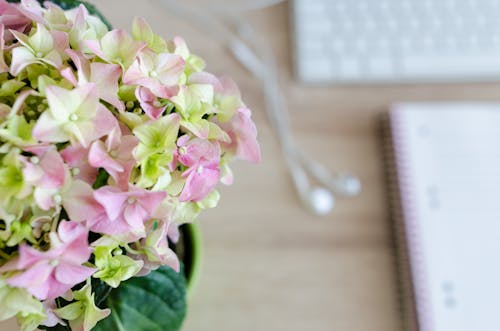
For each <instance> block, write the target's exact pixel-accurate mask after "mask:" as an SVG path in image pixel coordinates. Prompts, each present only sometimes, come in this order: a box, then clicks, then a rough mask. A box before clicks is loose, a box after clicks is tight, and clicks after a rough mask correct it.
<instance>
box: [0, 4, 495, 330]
mask: <svg viewBox="0 0 500 331" xmlns="http://www.w3.org/2000/svg"><path fill="white" fill-rule="evenodd" d="M92 2H93V3H95V4H96V5H97V6H98V7H99V8H100V9H101V10H102V12H103V13H104V15H105V16H106V17H108V18H109V20H110V21H111V22H112V24H113V25H114V26H117V27H125V28H127V29H129V26H130V22H131V19H132V18H133V17H134V16H136V15H139V16H143V17H145V18H146V19H147V20H148V21H149V22H151V24H152V26H153V29H154V30H155V31H159V32H160V34H161V35H163V36H164V37H171V36H173V35H176V34H180V35H182V36H184V37H185V39H187V41H188V43H189V45H191V48H192V50H193V51H194V52H196V53H198V54H200V55H201V56H203V57H204V58H205V59H206V60H207V63H208V64H209V66H208V70H209V71H212V72H215V73H217V74H223V73H225V74H229V75H231V76H233V78H234V79H235V80H236V81H237V82H238V83H239V85H240V87H241V89H242V91H243V96H244V99H245V100H246V102H247V104H248V105H249V106H250V107H251V108H252V109H253V111H254V118H255V120H256V122H257V124H258V127H259V137H260V138H259V139H260V142H261V145H262V153H263V161H262V164H261V165H260V166H252V165H247V164H243V163H239V164H237V165H236V166H235V168H234V171H235V178H236V182H235V184H234V185H233V186H232V187H222V188H221V193H222V200H221V203H220V206H219V208H217V209H215V210H211V211H209V212H207V213H205V214H203V215H202V216H201V217H200V222H201V225H202V228H203V234H204V239H205V257H204V267H203V274H202V278H201V281H200V283H199V286H198V288H197V290H196V293H195V295H194V296H193V298H192V299H191V301H190V302H189V306H190V307H189V315H188V317H187V320H186V323H185V328H184V331H206V330H218V331H267V330H273V331H280V330H283V331H284V330H286V331H303V330H313V331H330V330H338V331H346V330H355V331H399V330H401V326H400V325H401V324H400V321H399V319H400V318H399V308H398V307H399V304H398V300H397V284H396V274H395V271H396V268H395V266H394V258H393V249H392V239H391V232H390V222H389V219H388V214H389V213H388V210H387V201H386V191H385V190H386V188H385V181H384V168H383V162H382V157H381V151H382V146H381V139H380V136H379V132H378V120H379V117H380V115H381V114H382V113H383V112H384V111H386V110H387V108H388V107H389V105H390V104H391V103H392V102H394V101H412V100H468V101H469V100H497V101H498V100H500V86H499V85H494V84H489V85H486V84H478V85H458V84H457V85H415V86H413V85H406V86H382V87H380V86H378V87H373V86H363V87H349V86H317V87H311V86H303V85H301V84H300V83H298V82H296V81H295V80H294V78H293V75H292V69H291V68H292V65H291V62H292V53H293V52H292V49H291V47H290V38H291V36H290V33H289V31H290V28H289V21H288V4H281V5H278V6H275V7H273V8H269V9H265V10H260V11H256V12H252V13H249V14H247V17H248V18H249V19H250V21H251V22H252V23H253V25H254V27H255V28H256V29H257V31H258V33H259V35H260V36H262V38H263V39H264V40H265V41H266V42H267V43H269V44H270V45H272V48H273V49H274V51H275V52H276V56H277V59H278V63H279V69H280V80H281V82H282V85H283V87H284V91H285V94H286V97H287V100H288V103H289V107H290V112H291V117H292V124H293V128H294V130H295V136H296V138H297V141H298V143H299V145H300V146H301V147H302V148H303V149H304V151H305V152H306V153H307V154H308V155H311V156H312V157H314V158H316V159H317V160H320V161H322V162H323V163H324V164H325V165H327V166H328V167H329V168H330V169H332V170H349V171H352V172H354V173H356V174H358V175H359V176H360V177H361V180H362V182H363V192H362V194H361V195H360V196H359V197H358V198H356V199H353V200H339V201H338V202H337V203H338V204H337V207H336V209H335V211H334V212H333V213H332V214H330V215H328V216H326V217H315V216H312V215H311V214H309V213H308V212H307V211H306V210H304V209H303V208H302V206H301V205H300V204H299V203H298V199H297V197H296V196H295V193H294V190H293V187H292V185H291V182H290V180H289V177H288V175H287V172H286V168H285V165H284V162H283V159H282V157H281V155H280V151H279V146H278V144H277V142H276V139H275V135H274V132H273V129H272V128H271V127H270V125H269V123H268V122H267V120H266V117H265V112H264V109H263V105H264V103H263V97H262V93H261V91H260V86H259V83H258V81H257V80H255V79H254V78H253V77H252V76H251V75H250V74H249V73H248V72H246V71H245V70H244V69H243V68H242V67H241V66H240V65H239V64H238V63H237V62H236V61H235V60H234V59H232V57H231V56H230V55H229V54H228V53H227V52H226V51H225V50H224V48H223V47H222V46H221V45H220V44H219V43H218V42H217V41H215V40H214V39H213V38H212V37H211V36H210V35H208V34H207V33H206V32H205V31H201V30H197V29H194V28H193V27H192V26H191V25H189V23H186V22H185V21H182V20H180V19H179V18H178V17H174V16H173V15H172V14H171V13H169V12H167V11H165V10H164V9H163V8H162V7H161V6H159V5H158V4H157V3H156V1H153V0H148V1H137V0H94V1H92ZM191 2H194V1H191ZM206 2H207V1H204V3H206ZM129 30H130V29H129ZM13 330H16V328H15V326H14V324H12V323H11V324H0V331H13ZM131 331H134V330H131Z"/></svg>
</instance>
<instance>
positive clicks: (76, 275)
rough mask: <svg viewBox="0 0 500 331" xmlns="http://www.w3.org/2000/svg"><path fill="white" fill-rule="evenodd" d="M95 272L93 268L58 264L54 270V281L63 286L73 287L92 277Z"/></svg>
mask: <svg viewBox="0 0 500 331" xmlns="http://www.w3.org/2000/svg"><path fill="white" fill-rule="evenodd" d="M96 271H97V270H96V269H94V268H89V267H85V266H82V265H75V264H69V263H60V264H59V265H58V266H57V267H56V268H55V273H54V274H55V279H56V280H57V281H58V282H61V283H63V284H67V285H71V287H73V286H74V285H76V284H79V283H81V282H83V281H84V280H86V279H87V278H89V277H90V276H92V275H93V274H94V273H95V272H96Z"/></svg>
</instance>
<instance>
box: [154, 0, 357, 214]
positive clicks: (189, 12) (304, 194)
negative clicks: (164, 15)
mask: <svg viewBox="0 0 500 331" xmlns="http://www.w3.org/2000/svg"><path fill="white" fill-rule="evenodd" d="M159 1H160V2H161V3H162V4H163V5H164V6H166V7H167V8H168V9H169V10H170V11H172V12H174V13H175V14H176V15H178V16H183V17H184V18H186V19H189V21H190V22H194V24H197V25H198V27H199V28H200V29H202V30H203V31H204V32H208V33H210V34H212V35H213V37H214V38H215V39H218V40H219V41H220V42H221V43H222V44H223V45H224V46H226V47H227V48H228V49H229V50H230V51H231V53H232V54H233V55H234V56H235V57H236V59H237V60H238V61H239V62H240V63H241V64H242V65H243V66H244V67H245V68H246V69H247V70H249V71H250V72H251V73H252V74H253V75H254V76H256V77H257V78H258V79H259V80H260V81H261V82H262V86H263V91H264V96H265V101H266V111H267V115H268V118H269V120H270V121H271V123H272V125H273V126H274V128H275V129H276V132H277V133H278V139H279V142H280V145H281V149H282V152H283V155H284V158H285V160H286V164H287V167H288V169H289V172H290V175H291V177H292V180H293V183H294V186H295V189H296V191H297V194H298V196H299V198H300V200H301V202H302V203H303V204H304V205H305V206H306V207H307V208H308V209H309V210H310V211H311V212H313V213H314V214H316V215H326V214H328V213H330V212H331V211H332V210H333V208H334V206H335V195H338V196H343V197H354V196H356V195H358V194H359V193H360V191H361V183H360V181H359V179H358V178H357V177H356V176H354V175H351V174H348V173H338V174H334V175H332V174H331V173H330V172H329V171H328V170H327V169H326V168H325V167H324V166H323V165H322V164H320V163H319V162H316V161H314V160H312V159H311V158H310V157H305V156H304V155H303V153H302V152H301V151H300V150H299V149H298V147H297V145H296V144H295V141H294V139H293V136H292V133H291V129H290V124H289V117H288V110H287V106H286V101H285V98H284V96H283V93H282V91H281V89H280V86H279V82H278V75H277V69H276V64H275V58H274V54H273V52H272V50H271V48H270V47H269V46H268V45H265V44H264V42H263V41H262V40H261V38H257V37H256V36H255V35H254V32H253V29H252V27H251V26H250V25H249V24H248V23H246V22H245V21H244V20H243V19H242V18H241V17H238V19H235V17H234V12H236V10H234V11H231V12H227V11H225V12H213V11H212V12H210V13H211V14H212V15H207V11H206V9H207V8H205V7H204V8H203V9H205V10H203V11H201V10H200V9H198V8H195V7H191V6H188V5H186V4H181V3H180V2H178V1H176V0H159ZM278 2H281V1H280V0H276V1H267V2H266V1H261V2H259V3H260V4H263V3H269V4H275V3H278ZM252 8H253V7H252ZM233 9H234V8H233ZM240 9H241V8H240ZM243 9H244V8H243ZM228 13H230V15H228ZM216 18H218V19H216ZM311 179H314V180H315V181H316V182H317V183H318V185H317V186H313V185H312V183H311Z"/></svg>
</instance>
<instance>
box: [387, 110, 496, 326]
mask: <svg viewBox="0 0 500 331" xmlns="http://www.w3.org/2000/svg"><path fill="white" fill-rule="evenodd" d="M391 127H392V132H393V142H394V148H395V154H396V162H397V170H398V180H399V183H400V191H401V202H402V207H403V214H404V218H405V227H406V234H407V241H408V246H409V255H410V263H411V265H412V277H413V282H414V287H415V295H416V301H417V302H416V304H417V311H418V315H419V324H420V329H421V331H473V330H481V331H498V330H500V304H499V298H500V105H495V104H463V103H460V104H449V103H442V104H439V103H437V104H435V103H434V104H426V103H416V104H399V105H397V106H395V107H394V109H393V110H392V111H391Z"/></svg>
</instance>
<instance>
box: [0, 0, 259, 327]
mask: <svg viewBox="0 0 500 331" xmlns="http://www.w3.org/2000/svg"><path fill="white" fill-rule="evenodd" d="M131 30H132V33H131V34H129V33H128V32H126V31H125V30H123V29H115V30H111V31H110V30H109V29H108V28H107V26H106V24H105V23H104V22H103V21H102V20H101V19H99V18H98V17H96V16H93V15H91V14H90V13H89V11H88V10H87V9H86V8H85V6H83V5H81V6H79V7H77V8H74V9H72V10H66V11H65V10H63V9H61V8H60V7H58V6H57V5H55V4H53V3H51V2H46V3H45V4H44V5H43V6H42V5H40V3H39V2H38V1H37V0H21V1H20V3H16V4H11V3H9V2H7V1H6V0H0V321H1V320H5V319H8V318H12V317H16V318H17V319H18V321H19V322H20V324H21V326H22V329H23V331H24V330H26V331H32V330H35V329H36V328H37V327H38V326H40V325H44V326H47V327H53V326H56V325H57V324H67V325H69V326H70V327H71V328H72V329H73V330H84V331H87V330H90V329H91V328H93V327H94V326H95V325H96V323H97V322H98V321H99V320H101V319H103V318H105V317H106V316H108V315H109V313H110V311H109V309H104V310H102V309H100V308H98V307H96V305H95V293H94V289H93V288H92V284H93V282H92V280H93V281H94V282H96V281H97V282H102V283H106V284H107V285H108V286H111V287H119V286H120V284H121V283H122V282H123V281H126V280H127V279H129V278H132V277H139V276H144V275H147V274H148V273H150V272H151V271H152V270H155V269H157V268H159V267H160V266H169V267H171V268H172V269H174V270H176V271H179V270H180V261H179V258H178V257H177V255H176V253H175V252H174V251H173V250H172V249H171V248H170V246H169V242H175V241H176V240H177V239H178V238H179V231H178V226H179V225H181V224H183V223H186V222H193V221H194V220H195V219H196V218H197V216H198V215H199V214H200V213H201V212H202V211H203V210H205V209H208V208H214V207H216V205H217V203H218V201H219V199H220V194H219V192H218V191H217V184H218V183H219V182H222V183H224V184H231V183H232V181H233V174H232V171H231V168H230V165H231V162H232V161H233V160H234V159H243V160H247V161H250V162H258V161H259V160H260V149H259V145H258V143H257V131H256V127H255V124H254V123H253V121H252V118H251V111H250V110H249V109H248V108H247V107H246V106H245V104H244V103H243V101H242V100H241V93H240V91H239V90H238V88H237V86H236V84H235V83H234V82H233V81H232V80H230V79H228V78H225V77H217V76H215V75H213V74H211V73H208V72H206V71H205V63H204V61H203V60H202V59H201V58H200V57H198V56H197V55H195V54H192V53H191V51H190V50H189V48H188V46H187V44H186V42H185V41H184V40H183V39H182V38H181V37H174V38H173V39H172V40H165V39H163V38H162V37H160V36H159V35H158V34H155V33H154V32H153V30H152V29H151V27H150V26H149V24H147V23H146V21H145V20H143V19H141V18H136V19H134V21H133V23H132V29H131ZM61 299H64V300H61Z"/></svg>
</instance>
